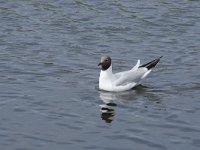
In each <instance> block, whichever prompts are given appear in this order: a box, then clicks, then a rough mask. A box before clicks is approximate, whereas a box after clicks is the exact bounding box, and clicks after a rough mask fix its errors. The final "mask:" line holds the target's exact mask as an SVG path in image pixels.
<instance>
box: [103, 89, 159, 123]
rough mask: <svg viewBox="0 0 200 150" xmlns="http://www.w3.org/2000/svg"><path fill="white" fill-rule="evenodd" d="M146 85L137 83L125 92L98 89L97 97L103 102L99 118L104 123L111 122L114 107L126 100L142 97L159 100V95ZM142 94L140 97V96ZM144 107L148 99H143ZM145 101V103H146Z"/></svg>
mask: <svg viewBox="0 0 200 150" xmlns="http://www.w3.org/2000/svg"><path fill="white" fill-rule="evenodd" d="M148 89H149V88H148V87H145V86H143V85H138V86H137V87H135V88H134V89H133V90H130V91H126V92H118V93H117V92H106V91H99V97H100V99H101V100H102V101H103V102H104V104H101V105H100V108H101V118H102V120H104V121H105V122H106V123H111V122H112V121H113V118H114V116H115V109H116V106H117V104H122V105H124V104H125V102H126V101H130V100H137V99H140V98H142V99H144V98H147V99H148V100H149V101H150V102H155V101H156V102H159V103H160V101H159V97H158V96H157V95H155V94H154V91H153V90H151V89H150V90H148ZM141 96H142V97H141ZM143 102H144V104H143V105H144V107H145V108H146V106H148V101H143ZM146 102H147V104H146Z"/></svg>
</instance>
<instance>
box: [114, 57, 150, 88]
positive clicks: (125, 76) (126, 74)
mask: <svg viewBox="0 0 200 150" xmlns="http://www.w3.org/2000/svg"><path fill="white" fill-rule="evenodd" d="M139 66H140V60H138V61H137V63H136V65H135V66H134V67H133V68H132V69H131V70H129V71H123V72H119V73H116V74H114V85H115V86H125V85H128V84H129V83H136V84H137V82H139V81H140V80H141V78H142V77H143V75H144V74H145V73H146V72H147V68H144V67H143V68H139Z"/></svg>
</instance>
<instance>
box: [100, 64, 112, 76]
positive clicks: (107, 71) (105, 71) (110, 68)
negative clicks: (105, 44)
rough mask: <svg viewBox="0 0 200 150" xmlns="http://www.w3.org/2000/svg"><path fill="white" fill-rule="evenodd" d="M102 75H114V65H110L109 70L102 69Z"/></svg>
mask: <svg viewBox="0 0 200 150" xmlns="http://www.w3.org/2000/svg"><path fill="white" fill-rule="evenodd" d="M101 75H102V76H104V77H107V76H108V77H111V76H112V75H113V72H112V65H110V67H109V68H108V69H107V70H101Z"/></svg>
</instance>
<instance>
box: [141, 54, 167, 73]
mask: <svg viewBox="0 0 200 150" xmlns="http://www.w3.org/2000/svg"><path fill="white" fill-rule="evenodd" d="M162 57H163V56H161V57H159V58H157V59H155V60H153V61H151V62H148V63H146V64H144V65H141V66H140V67H139V68H141V67H145V68H147V69H148V70H150V69H152V68H154V67H155V66H156V64H157V63H158V62H159V61H160V59H161V58H162Z"/></svg>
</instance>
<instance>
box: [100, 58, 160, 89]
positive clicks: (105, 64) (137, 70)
mask: <svg viewBox="0 0 200 150" xmlns="http://www.w3.org/2000/svg"><path fill="white" fill-rule="evenodd" d="M161 57H162V56H161ZM161 57H159V58H157V59H155V60H153V61H151V62H149V63H146V64H144V65H140V60H138V61H137V64H136V65H135V66H134V67H133V68H132V69H131V70H128V71H123V72H119V73H115V74H113V72H112V63H111V58H110V57H109V56H102V57H101V60H100V63H99V65H98V66H101V72H100V76H99V89H100V90H104V91H110V92H120V91H127V90H130V89H132V88H133V87H135V86H136V85H138V84H139V83H140V82H141V81H142V80H143V79H144V78H145V77H146V76H147V75H148V74H149V73H150V72H151V70H152V68H154V67H155V66H156V64H157V63H158V62H159V61H160V58H161Z"/></svg>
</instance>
